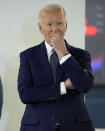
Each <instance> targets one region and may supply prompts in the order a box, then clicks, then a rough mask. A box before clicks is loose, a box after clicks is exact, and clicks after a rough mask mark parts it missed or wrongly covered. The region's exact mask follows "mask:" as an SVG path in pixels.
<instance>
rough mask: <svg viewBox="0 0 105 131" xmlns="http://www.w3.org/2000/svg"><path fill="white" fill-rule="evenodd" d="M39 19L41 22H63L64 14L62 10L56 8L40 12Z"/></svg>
mask: <svg viewBox="0 0 105 131" xmlns="http://www.w3.org/2000/svg"><path fill="white" fill-rule="evenodd" d="M41 19H42V21H43V20H47V21H49V20H50V21H53V20H58V21H59V20H60V21H61V20H62V21H64V20H65V18H64V14H63V12H62V9H60V8H56V9H44V10H43V11H42V12H41Z"/></svg>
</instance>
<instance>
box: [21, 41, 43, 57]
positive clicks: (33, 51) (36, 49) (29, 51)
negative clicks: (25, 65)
mask: <svg viewBox="0 0 105 131" xmlns="http://www.w3.org/2000/svg"><path fill="white" fill-rule="evenodd" d="M43 43H44V42H42V43H40V44H38V45H36V46H33V47H30V48H28V49H25V50H23V51H22V52H20V55H26V56H27V55H28V56H30V55H35V54H36V53H37V52H39V50H40V47H41V46H42V44H43Z"/></svg>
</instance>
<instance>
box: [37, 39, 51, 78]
mask: <svg viewBox="0 0 105 131" xmlns="http://www.w3.org/2000/svg"><path fill="white" fill-rule="evenodd" d="M39 59H40V61H41V63H42V67H43V71H45V73H46V77H47V78H48V79H49V80H52V72H51V67H50V64H49V61H48V56H47V50H46V47H45V42H44V41H43V42H42V43H41V46H40V54H39Z"/></svg>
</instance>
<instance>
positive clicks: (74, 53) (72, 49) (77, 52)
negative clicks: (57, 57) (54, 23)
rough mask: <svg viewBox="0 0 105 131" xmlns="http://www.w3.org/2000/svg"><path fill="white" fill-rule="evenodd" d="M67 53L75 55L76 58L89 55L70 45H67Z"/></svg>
mask: <svg viewBox="0 0 105 131" xmlns="http://www.w3.org/2000/svg"><path fill="white" fill-rule="evenodd" d="M67 48H68V51H69V52H70V53H71V54H72V55H77V56H85V55H89V56H90V53H89V52H88V51H87V50H85V49H82V48H78V47H75V46H71V45H67Z"/></svg>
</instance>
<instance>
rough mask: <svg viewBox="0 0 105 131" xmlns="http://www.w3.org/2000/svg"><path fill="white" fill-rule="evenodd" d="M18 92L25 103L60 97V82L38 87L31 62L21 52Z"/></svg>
mask: <svg viewBox="0 0 105 131" xmlns="http://www.w3.org/2000/svg"><path fill="white" fill-rule="evenodd" d="M18 92H19V96H20V99H21V101H22V102H23V103H24V104H32V103H35V102H44V101H49V100H56V99H60V98H61V95H60V82H56V83H52V84H50V85H41V86H40V87H37V86H36V85H35V84H33V78H32V73H31V68H30V63H29V60H28V58H27V55H26V54H25V53H21V54H20V68H19V74H18Z"/></svg>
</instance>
